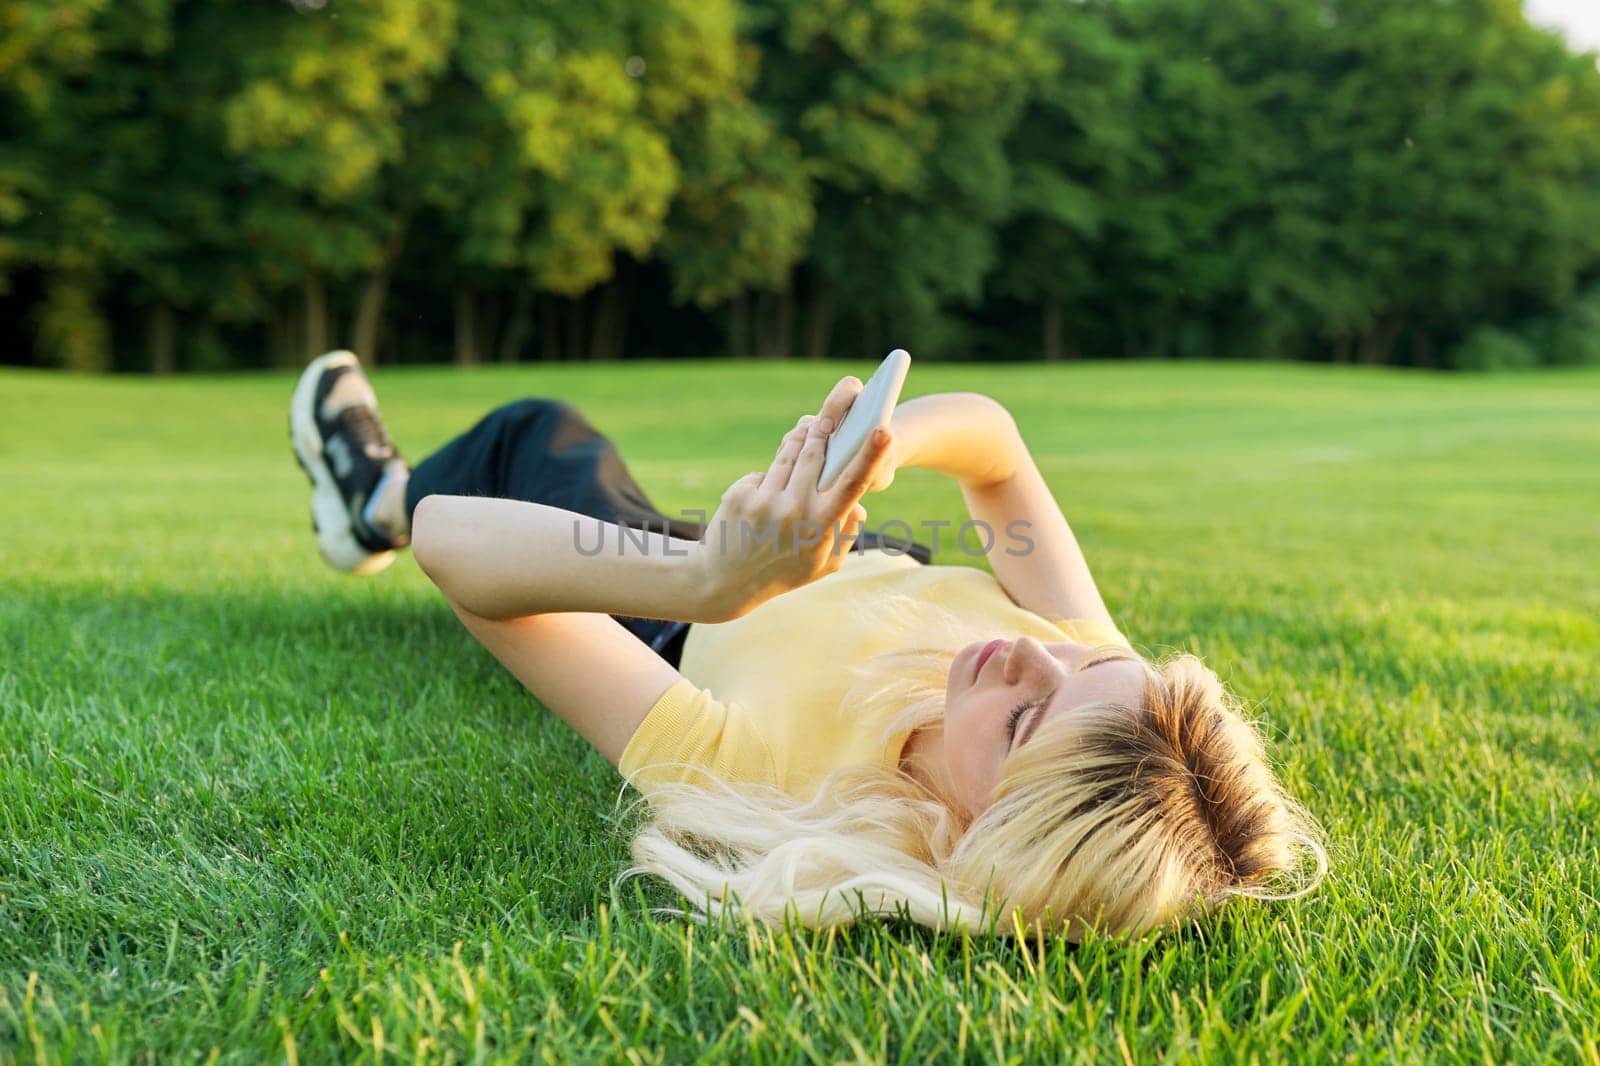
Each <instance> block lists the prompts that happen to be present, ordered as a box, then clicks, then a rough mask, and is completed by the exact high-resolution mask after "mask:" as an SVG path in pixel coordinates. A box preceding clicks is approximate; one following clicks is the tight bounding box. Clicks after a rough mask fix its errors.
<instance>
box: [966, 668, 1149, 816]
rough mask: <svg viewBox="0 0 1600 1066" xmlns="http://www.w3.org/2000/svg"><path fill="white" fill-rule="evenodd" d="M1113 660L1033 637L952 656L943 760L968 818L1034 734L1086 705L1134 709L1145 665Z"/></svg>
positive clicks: (983, 807) (987, 800) (1140, 695)
mask: <svg viewBox="0 0 1600 1066" xmlns="http://www.w3.org/2000/svg"><path fill="white" fill-rule="evenodd" d="M1112 654H1114V653H1112V652H1109V651H1105V650H1101V651H1100V652H1099V653H1098V654H1096V649H1095V648H1094V647H1093V646H1092V645H1088V644H1074V643H1072V642H1071V641H1060V642H1055V643H1050V644H1042V643H1040V642H1039V641H1037V640H1035V639H1034V638H1032V637H1017V638H1016V639H1015V640H1006V639H1004V638H999V639H996V640H992V641H974V642H973V643H971V644H968V645H967V646H966V647H964V648H962V649H961V650H960V651H959V652H957V653H956V657H955V660H954V661H953V662H952V663H951V664H950V676H949V678H948V680H947V681H946V682H945V711H944V757H945V762H946V768H947V770H948V771H949V775H950V782H951V784H952V785H953V786H954V789H955V794H956V798H957V800H958V801H959V802H961V803H962V804H964V805H965V806H966V808H967V811H968V812H969V813H970V814H971V815H972V816H973V817H977V816H978V815H979V814H981V813H983V812H984V811H985V810H987V809H988V807H989V803H990V801H991V798H992V796H993V793H994V790H995V786H996V785H998V784H999V783H1000V767H1001V766H1002V765H1003V764H1004V763H1005V760H1006V758H1007V757H1008V756H1009V755H1010V754H1011V753H1012V752H1013V751H1016V750H1018V749H1020V748H1023V747H1025V746H1027V745H1028V744H1029V743H1030V742H1031V741H1033V740H1034V738H1035V737H1037V736H1038V735H1039V734H1040V733H1041V732H1045V731H1047V730H1050V729H1059V728H1061V727H1062V726H1063V725H1064V724H1066V723H1068V722H1070V721H1071V720H1072V717H1073V712H1074V711H1076V710H1078V709H1079V708H1082V707H1087V706H1090V705H1091V704H1106V703H1112V704H1116V705H1118V706H1122V707H1130V708H1132V707H1138V706H1139V705H1140V703H1141V702H1142V700H1143V697H1144V683H1145V664H1144V660H1142V659H1140V658H1138V657H1137V656H1135V655H1134V653H1133V652H1131V651H1126V650H1124V651H1123V652H1122V653H1121V654H1122V655H1124V656H1125V657H1124V658H1107V656H1109V655H1112ZM1019 707H1020V708H1021V712H1022V713H1021V714H1017V713H1016V712H1017V710H1018V708H1019Z"/></svg>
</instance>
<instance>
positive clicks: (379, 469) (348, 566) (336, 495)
mask: <svg viewBox="0 0 1600 1066" xmlns="http://www.w3.org/2000/svg"><path fill="white" fill-rule="evenodd" d="M346 374H355V375H356V376H357V377H358V378H360V379H361V384H362V385H363V386H364V387H365V392H366V398H365V399H364V400H358V401H356V402H355V403H353V404H350V405H349V406H347V407H342V408H340V409H339V410H338V411H337V412H335V413H334V415H333V417H332V418H324V417H323V416H322V407H323V400H325V399H326V398H327V396H328V393H329V392H330V391H332V389H333V384H334V382H336V381H338V380H339V379H340V378H341V377H343V376H344V375H346ZM289 439H290V441H291V442H292V443H293V445H294V456H295V459H296V461H298V462H299V464H300V468H301V469H302V470H304V471H305V472H306V476H307V477H309V478H310V479H311V486H312V489H313V492H312V494H311V524H312V528H314V529H315V530H316V531H317V547H318V549H320V550H321V552H322V557H323V558H324V559H326V560H327V561H328V563H329V564H330V565H332V566H334V567H337V568H338V569H340V570H344V571H347V572H349V573H352V574H375V573H377V572H378V571H379V570H382V569H383V568H384V567H386V566H388V565H389V564H390V563H392V562H394V549H395V548H397V547H401V546H403V545H404V544H405V543H406V540H405V539H402V540H401V541H399V542H398V543H396V542H392V541H390V540H389V538H388V537H386V536H385V535H384V534H383V533H382V532H380V531H379V530H377V529H374V528H372V527H371V526H370V525H368V524H367V522H366V519H365V518H363V517H362V512H364V511H365V510H366V507H367V501H368V500H369V499H370V498H371V496H372V490H373V489H374V488H375V487H376V486H377V484H378V480H379V479H380V478H381V477H382V476H383V472H384V470H385V469H386V468H387V467H388V466H389V464H390V463H394V462H401V463H403V462H404V460H403V459H401V458H400V453H399V451H397V450H396V449H395V446H394V442H393V441H391V440H390V439H389V435H388V434H387V433H386V432H384V429H383V422H382V421H380V420H379V418H378V398H377V395H376V394H374V393H373V391H372V386H371V385H369V384H367V378H366V375H365V374H364V373H362V371H361V361H360V360H359V359H357V358H356V357H355V355H354V354H352V353H350V352H343V351H340V352H329V353H327V354H326V355H321V356H318V357H317V358H316V359H315V360H313V361H312V363H311V365H310V366H308V367H306V369H305V372H304V373H302V374H301V375H300V383H299V384H298V385H296V386H295V390H294V399H293V400H292V401H291V402H290V404H289Z"/></svg>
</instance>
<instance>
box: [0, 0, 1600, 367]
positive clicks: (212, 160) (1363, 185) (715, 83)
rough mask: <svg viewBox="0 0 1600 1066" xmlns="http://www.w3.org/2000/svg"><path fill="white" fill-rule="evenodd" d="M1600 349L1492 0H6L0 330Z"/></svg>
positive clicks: (818, 351)
mask: <svg viewBox="0 0 1600 1066" xmlns="http://www.w3.org/2000/svg"><path fill="white" fill-rule="evenodd" d="M334 346H348V347H352V348H354V349H355V350H357V351H358V352H360V353H361V354H362V355H363V357H365V358H367V359H368V360H374V361H385V362H387V361H399V362H422V361H442V360H445V359H454V360H456V361H458V362H461V363H474V362H481V361H508V362H509V361H518V360H535V359H543V360H590V359H592V360H610V359H617V358H621V357H623V356H624V355H627V356H641V355H642V356H657V357H660V356H677V355H706V354H731V355H740V356H743V355H753V356H764V357H770V358H821V357H825V356H829V355H849V356H852V357H855V358H876V357H877V356H879V355H881V354H882V353H883V352H884V351H886V350H888V348H890V347H894V346H904V347H907V348H909V349H911V350H912V351H913V352H915V353H917V354H918V355H919V357H923V358H991V359H1010V358H1019V359H1020V358H1044V359H1063V358H1074V357H1091V356H1092V357H1103V356H1114V357H1171V358H1184V357H1201V358H1232V357H1242V358H1284V359H1312V360H1333V361H1344V362H1365V363H1391V364H1407V365H1417V366H1433V367H1454V366H1506V365H1523V364H1536V363H1574V362H1590V361H1594V362H1600V70H1597V68H1596V62H1595V57H1594V55H1592V54H1578V55H1575V54H1572V53H1571V52H1570V51H1569V50H1568V49H1567V48H1566V47H1565V45H1564V44H1563V43H1562V41H1561V39H1560V38H1559V37H1558V36H1556V35H1555V34H1554V33H1552V32H1550V31H1546V30H1542V29H1538V28H1535V27H1533V26H1531V25H1529V24H1528V22H1527V21H1526V19H1525V17H1524V15H1523V12H1522V10H1521V5H1520V3H1519V2H1518V0H1230V3H1228V4H1227V5H1217V4H1214V3H1212V2H1210V0H1074V2H1067V0H649V2H639V0H585V2H584V3H582V4H577V3H561V2H557V0H363V2H361V3H354V2H341V0H295V2H293V3H287V2H268V0H232V2H228V0H0V361H8V362H18V363H25V364H36V365H53V366H64V367H70V368H75V369H86V370H101V369H121V370H151V371H155V372H172V371H175V370H191V369H192V370H217V369H225V368H232V367H259V366H293V365H298V364H299V363H301V362H303V361H304V360H305V358H306V357H307V356H308V355H310V354H314V353H316V352H319V351H321V350H324V349H326V348H329V347H334Z"/></svg>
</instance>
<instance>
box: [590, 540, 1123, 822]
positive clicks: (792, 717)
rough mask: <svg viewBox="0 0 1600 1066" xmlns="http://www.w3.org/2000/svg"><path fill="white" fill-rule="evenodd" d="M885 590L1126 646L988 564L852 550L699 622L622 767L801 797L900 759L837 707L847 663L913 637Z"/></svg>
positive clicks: (646, 778) (996, 622) (992, 619)
mask: <svg viewBox="0 0 1600 1066" xmlns="http://www.w3.org/2000/svg"><path fill="white" fill-rule="evenodd" d="M889 591H894V592H900V593H903V594H904V595H906V596H908V597H910V598H911V599H912V600H914V601H917V602H920V603H927V604H934V605H938V606H942V607H945V608H949V609H952V610H954V611H956V612H958V613H959V614H960V615H961V616H962V617H963V618H968V619H980V620H982V621H983V622H984V623H985V624H986V625H987V626H988V627H989V629H990V631H992V632H993V634H994V635H995V636H1024V635H1026V636H1031V637H1034V638H1036V639H1038V640H1041V641H1056V640H1061V639H1062V638H1063V636H1065V638H1066V639H1068V640H1073V641H1077V642H1080V643H1085V644H1121V645H1123V646H1128V641H1127V639H1126V638H1125V637H1123V635H1122V634H1121V633H1119V632H1118V631H1117V630H1116V629H1115V628H1114V627H1111V626H1108V625H1105V624H1103V623H1098V622H1092V621H1081V620H1080V621H1067V620H1059V621H1050V620H1048V619H1045V618H1043V617H1041V616H1040V615H1037V614H1035V613H1034V612H1032V611H1029V610H1027V609H1026V608H1023V607H1019V606H1017V605H1016V604H1015V603H1013V602H1012V601H1011V599H1010V598H1009V597H1008V596H1007V595H1006V594H1005V591H1004V590H1003V589H1002V588H1001V587H1000V583H999V582H998V581H996V580H995V578H994V575H992V574H990V573H988V572H987V571H984V570H978V569H976V568H973V567H967V566H932V565H923V564H921V563H918V562H917V561H916V560H915V559H913V558H912V557H911V556H909V555H903V554H901V555H895V554H891V553H889V552H884V551H879V550H868V551H861V552H851V553H849V554H848V555H847V556H846V557H845V560H844V562H843V563H842V564H841V566H840V568H839V569H838V570H837V571H836V572H834V573H832V574H829V575H828V576H827V577H824V578H821V579H820V580H817V581H813V582H812V583H811V584H809V585H806V586H803V587H801V588H798V589H794V590H792V591H790V592H787V593H785V594H784V595H782V596H778V597H775V598H773V599H771V600H768V601H767V602H766V603H763V604H762V605H761V606H759V607H757V608H756V609H755V610H753V611H751V612H750V613H749V614H747V615H745V616H744V617H742V618H736V619H733V620H732V621H729V622H720V623H715V624H696V625H693V626H691V627H690V628H689V633H688V636H687V637H686V638H685V641H684V648H683V657H682V661H681V662H680V663H679V671H680V672H681V673H682V674H683V675H684V676H683V677H682V678H681V679H680V680H678V681H676V682H674V683H673V684H672V686H671V687H670V688H668V689H667V691H666V692H664V693H662V695H661V697H660V698H659V699H658V700H657V701H656V702H655V705H654V706H652V707H651V709H650V712H649V714H647V715H646V716H645V719H644V721H643V722H642V723H640V725H639V728H638V730H637V731H636V732H635V733H634V735H633V738H632V739H631V740H630V741H629V742H628V746H627V749H626V750H625V751H624V752H623V753H622V759H621V761H620V763H619V766H618V768H619V769H620V770H621V772H622V774H623V776H624V777H626V778H628V779H629V780H630V781H632V782H633V783H634V784H635V785H637V786H639V787H640V788H642V789H644V790H645V791H646V792H648V791H649V789H650V786H651V785H652V784H654V783H656V782H660V781H684V780H692V778H693V775H694V774H695V772H696V768H704V769H707V770H710V771H711V772H713V773H715V774H717V775H718V776H719V777H721V778H723V779H725V780H727V781H731V782H738V783H760V784H767V785H774V786H776V787H778V788H781V789H784V790H785V791H788V792H791V793H793V794H795V795H797V796H799V797H801V798H809V796H811V795H812V794H814V792H815V790H816V786H817V784H818V783H819V782H820V781H821V780H822V778H824V777H826V776H827V775H828V774H829V773H831V772H832V771H834V770H836V769H838V768H840V767H843V766H847V765H851V764H854V763H860V762H878V763H880V764H882V765H886V766H887V765H894V764H895V763H897V762H898V761H899V758H900V752H901V749H902V748H903V747H904V746H905V740H906V738H905V737H904V736H899V737H896V738H894V739H892V740H891V741H890V742H888V743H887V744H885V743H884V741H883V734H884V730H885V729H886V728H888V723H887V722H882V721H872V722H868V721H864V720H863V715H862V713H861V712H860V710H859V709H856V708H845V707H842V706H841V702H842V700H843V697H844V695H845V693H846V691H847V690H848V688H849V687H850V684H851V682H852V680H853V678H852V677H851V674H850V671H849V669H848V667H849V666H850V665H852V664H855V663H859V662H863V661H865V660H866V659H867V658H869V657H870V656H872V655H875V654H877V653H879V652H883V651H888V650H890V649H893V648H900V647H906V646H907V645H908V643H909V641H908V639H907V636H908V635H907V633H906V632H904V630H903V629H902V630H900V631H893V630H891V629H890V628H889V627H887V626H884V625H882V624H880V623H881V619H877V618H874V617H873V614H872V612H871V610H870V609H866V610H862V609H851V608H852V606H859V605H863V604H866V605H870V604H871V603H872V602H873V600H874V599H875V598H881V597H882V596H884V594H885V593H887V592H889Z"/></svg>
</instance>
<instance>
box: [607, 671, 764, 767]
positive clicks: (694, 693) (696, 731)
mask: <svg viewBox="0 0 1600 1066" xmlns="http://www.w3.org/2000/svg"><path fill="white" fill-rule="evenodd" d="M617 769H618V770H619V771H620V772H621V773H622V776H623V777H625V778H627V779H628V781H629V782H630V783H631V784H632V785H633V786H634V787H635V788H637V789H639V790H640V791H641V792H644V793H645V794H646V795H648V794H649V792H650V790H651V789H652V788H653V787H655V786H656V785H659V784H663V783H668V782H680V781H681V782H688V783H693V782H694V781H695V779H696V778H697V777H700V776H701V774H700V771H708V772H710V773H711V774H714V775H715V776H717V777H719V778H721V779H722V780H724V781H729V782H732V783H735V784H762V785H774V786H778V787H781V786H782V782H781V781H780V780H779V774H778V768H777V764H776V762H775V760H774V759H773V757H772V752H771V750H770V748H769V746H768V745H767V742H766V740H765V739H764V738H763V737H762V736H761V734H760V733H759V732H758V731H757V730H756V728H755V724H754V723H753V722H752V721H751V716H750V715H749V714H748V712H746V710H745V709H744V708H743V707H741V706H740V705H739V704H737V703H725V702H723V701H721V700H718V699H716V698H715V697H714V696H712V695H711V693H710V692H708V691H707V690H705V689H703V688H700V687H699V686H698V685H696V684H695V683H694V682H692V681H690V680H689V679H688V678H686V677H684V678H679V679H678V680H677V681H675V682H673V684H672V687H670V688H668V689H667V691H665V692H663V693H662V694H661V698H660V699H658V700H656V702H655V705H654V706H652V707H651V708H650V711H649V713H648V714H646V715H645V718H644V721H642V722H640V723H639V728H638V729H637V730H635V731H634V734H633V737H632V739H630V740H629V741H628V746H627V748H626V749H625V750H624V751H623V753H622V758H621V759H620V760H619V761H618V763H617Z"/></svg>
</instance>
